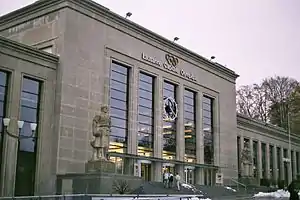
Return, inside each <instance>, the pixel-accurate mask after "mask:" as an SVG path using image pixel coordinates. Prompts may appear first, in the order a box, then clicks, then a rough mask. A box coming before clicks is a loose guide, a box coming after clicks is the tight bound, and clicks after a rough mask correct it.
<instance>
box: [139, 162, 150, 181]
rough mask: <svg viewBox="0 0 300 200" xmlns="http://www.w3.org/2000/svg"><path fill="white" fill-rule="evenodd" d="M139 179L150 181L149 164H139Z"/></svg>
mask: <svg viewBox="0 0 300 200" xmlns="http://www.w3.org/2000/svg"><path fill="white" fill-rule="evenodd" d="M141 177H142V178H143V179H144V180H145V181H150V180H151V164H150V163H141Z"/></svg>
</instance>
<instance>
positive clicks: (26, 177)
mask: <svg viewBox="0 0 300 200" xmlns="http://www.w3.org/2000/svg"><path fill="white" fill-rule="evenodd" d="M40 90H41V83H40V82H39V81H36V80H33V79H30V78H25V77H24V78H23V84H22V93H21V100H20V104H21V105H20V107H21V110H20V120H21V121H24V125H23V128H22V129H21V132H20V135H23V136H30V135H31V134H32V132H31V128H30V123H36V124H39V117H38V116H39V106H40V102H39V101H40ZM37 133H38V130H37V131H36V132H35V136H37ZM36 156H37V138H35V139H32V138H28V139H22V140H20V142H19V151H18V158H17V171H16V186H15V187H16V189H15V195H16V196H30V195H33V194H34V186H35V171H36V170H35V169H36Z"/></svg>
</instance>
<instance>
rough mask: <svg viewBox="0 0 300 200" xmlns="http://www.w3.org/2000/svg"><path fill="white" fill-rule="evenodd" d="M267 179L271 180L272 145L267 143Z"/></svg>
mask: <svg viewBox="0 0 300 200" xmlns="http://www.w3.org/2000/svg"><path fill="white" fill-rule="evenodd" d="M265 164H266V177H265V178H267V179H270V144H269V143H266V163H265Z"/></svg>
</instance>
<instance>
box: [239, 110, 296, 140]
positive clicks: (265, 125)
mask: <svg viewBox="0 0 300 200" xmlns="http://www.w3.org/2000/svg"><path fill="white" fill-rule="evenodd" d="M237 122H244V123H245V122H246V123H248V124H249V125H253V126H255V127H257V128H260V129H264V130H266V131H269V132H274V133H277V134H281V135H284V136H288V132H287V131H286V130H285V129H283V128H281V127H278V126H275V125H272V124H270V123H266V122H263V121H260V120H255V119H252V118H250V117H248V116H246V115H243V114H240V113H237ZM291 136H293V137H295V138H298V139H299V140H300V135H297V134H294V133H291Z"/></svg>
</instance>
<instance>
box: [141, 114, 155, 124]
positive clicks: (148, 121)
mask: <svg viewBox="0 0 300 200" xmlns="http://www.w3.org/2000/svg"><path fill="white" fill-rule="evenodd" d="M138 118H139V122H140V123H143V124H149V125H152V121H153V118H152V117H147V116H143V115H139V117H138Z"/></svg>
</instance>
